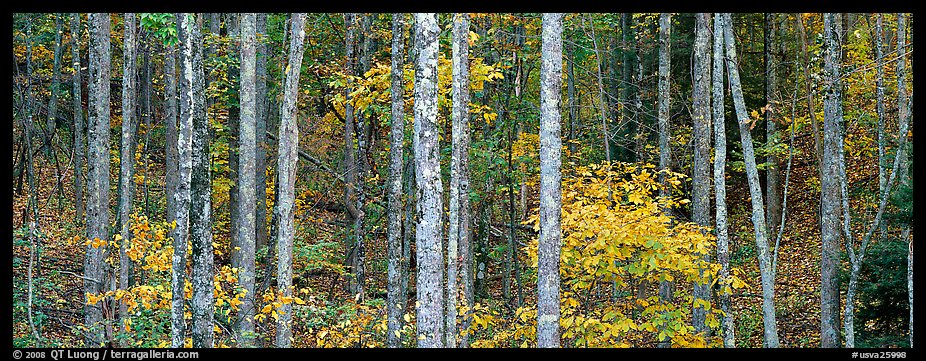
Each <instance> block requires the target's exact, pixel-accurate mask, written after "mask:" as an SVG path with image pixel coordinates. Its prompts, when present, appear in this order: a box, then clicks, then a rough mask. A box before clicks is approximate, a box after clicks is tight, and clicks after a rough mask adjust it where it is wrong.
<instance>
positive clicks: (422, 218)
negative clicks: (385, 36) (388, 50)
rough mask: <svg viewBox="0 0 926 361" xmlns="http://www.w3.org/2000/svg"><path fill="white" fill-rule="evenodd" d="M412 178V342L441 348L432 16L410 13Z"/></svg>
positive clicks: (441, 262)
mask: <svg viewBox="0 0 926 361" xmlns="http://www.w3.org/2000/svg"><path fill="white" fill-rule="evenodd" d="M415 32H416V34H415V41H416V44H415V46H416V47H417V48H418V51H417V53H418V54H417V58H418V59H417V69H416V71H415V139H414V144H415V160H416V162H417V166H416V167H415V168H416V169H415V177H416V178H417V180H418V206H417V208H418V211H417V213H418V215H419V219H418V225H417V230H416V232H415V233H416V234H415V243H416V245H417V248H416V256H417V270H418V277H417V280H418V285H417V289H418V290H417V297H418V305H419V306H418V310H417V315H416V317H417V321H418V347H422V348H432V347H444V327H443V322H441V321H442V319H443V317H441V316H442V314H443V309H444V299H443V289H442V287H441V278H442V277H441V276H442V274H443V269H444V259H443V252H441V239H442V237H441V233H442V230H441V212H442V211H443V208H444V207H443V205H442V203H443V200H442V199H441V194H442V193H443V185H442V184H441V181H440V158H439V155H440V154H439V149H438V142H437V137H438V125H437V54H438V41H437V35H438V32H439V28H438V26H437V15H436V14H433V13H416V14H415Z"/></svg>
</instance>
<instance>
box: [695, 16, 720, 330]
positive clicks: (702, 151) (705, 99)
mask: <svg viewBox="0 0 926 361" xmlns="http://www.w3.org/2000/svg"><path fill="white" fill-rule="evenodd" d="M710 22H711V14H710V13H698V14H695V43H694V59H693V62H694V65H693V68H694V70H693V71H694V74H692V77H693V78H694V88H693V89H692V103H693V104H692V121H693V123H694V124H693V126H692V143H694V158H693V162H692V163H693V164H692V171H691V173H692V175H691V178H692V183H693V184H692V191H691V198H692V199H691V201H692V202H691V203H692V207H691V210H692V218H693V219H694V221H695V223H697V224H698V225H700V226H703V227H707V228H710V227H711V226H712V224H711V213H710V209H711V180H710V177H711V171H710V165H709V163H710V154H709V152H710V149H711V120H710V118H711V55H710V51H711V45H710V44H711V24H710ZM721 172H723V170H722V169H721ZM703 260H704V262H705V263H708V262H710V261H711V257H710V254H709V253H707V254H704V256H703ZM698 274H699V276H700V277H704V269H699V270H698ZM693 296H694V299H695V302H696V304H695V306H694V309H693V310H692V324H693V325H694V328H695V332H697V333H703V336H704V338H705V339H706V338H708V337H709V336H710V328H708V327H707V326H706V325H705V320H706V318H707V309H705V308H704V307H701V306H699V305H698V304H697V300H702V301H704V302H707V303H708V304H710V302H711V280H707V281H706V282H704V283H700V282H695V284H694V293H693Z"/></svg>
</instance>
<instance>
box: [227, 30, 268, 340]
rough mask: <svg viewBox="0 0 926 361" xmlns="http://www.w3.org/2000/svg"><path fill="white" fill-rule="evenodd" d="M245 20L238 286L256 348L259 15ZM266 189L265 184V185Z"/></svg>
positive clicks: (245, 325) (244, 326) (242, 336)
mask: <svg viewBox="0 0 926 361" xmlns="http://www.w3.org/2000/svg"><path fill="white" fill-rule="evenodd" d="M240 17H241V53H240V55H241V63H240V64H241V65H240V67H241V72H240V74H241V80H240V81H239V89H240V93H239V95H238V99H239V100H240V103H239V104H240V109H241V122H240V123H239V129H240V130H239V133H238V204H237V206H238V211H237V212H235V213H237V214H236V216H237V217H238V228H237V229H235V230H234V231H236V232H237V233H238V236H237V238H238V245H239V247H241V250H240V252H239V255H240V257H239V260H240V263H239V267H240V268H238V285H239V286H241V288H243V289H244V290H245V291H246V293H245V294H244V299H243V300H242V302H241V308H240V309H239V311H238V342H239V345H241V346H242V347H252V346H254V340H253V339H254V335H253V333H254V320H253V318H254V294H255V292H254V291H255V290H254V272H255V269H256V265H255V263H254V251H255V248H256V247H255V246H256V245H255V239H254V237H255V235H256V233H255V215H256V214H255V212H256V211H257V204H256V203H257V197H256V195H257V194H256V193H257V191H256V190H255V188H256V187H257V182H256V181H257V179H256V177H257V175H256V174H255V173H256V170H257V159H256V158H257V134H256V132H255V128H256V126H257V102H258V100H257V97H256V96H255V95H256V92H257V44H256V42H257V28H256V27H257V24H256V23H257V14H254V13H243V14H241V15H240ZM261 186H263V185H261Z"/></svg>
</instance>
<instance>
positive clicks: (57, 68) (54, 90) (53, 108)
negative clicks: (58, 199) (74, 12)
mask: <svg viewBox="0 0 926 361" xmlns="http://www.w3.org/2000/svg"><path fill="white" fill-rule="evenodd" d="M63 15H64V14H59V13H55V14H54V17H55V52H54V58H53V60H52V71H51V89H50V93H51V95H50V96H49V99H48V118H46V120H45V146H44V148H45V153H46V154H48V153H51V152H52V146H51V142H52V140H53V139H54V138H55V123H56V121H57V119H58V91H59V90H60V89H59V88H60V87H61V81H60V78H59V74H60V73H61V51H63V49H64V47H63V46H62V43H61V33H62V32H63V30H61V18H62V16H63Z"/></svg>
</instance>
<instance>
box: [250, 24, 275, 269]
mask: <svg viewBox="0 0 926 361" xmlns="http://www.w3.org/2000/svg"><path fill="white" fill-rule="evenodd" d="M257 33H258V34H260V36H259V37H258V40H257V41H258V43H257V90H256V92H257V95H256V96H257V123H256V125H255V129H256V130H255V133H256V134H257V153H256V157H257V163H256V167H257V170H256V171H255V172H256V176H257V180H256V181H255V182H254V184H255V186H256V188H257V189H256V191H257V195H256V198H257V209H256V213H255V221H254V227H255V235H254V243H255V244H256V245H257V249H258V250H261V249H264V248H266V247H267V150H268V149H269V144H268V143H267V117H268V115H269V111H268V110H269V108H270V99H269V97H268V95H267V58H268V57H269V56H270V54H269V53H268V51H267V50H268V49H267V41H269V38H268V37H269V35H268V34H267V14H266V13H258V14H257ZM268 256H269V252H268ZM265 262H266V263H267V264H269V263H271V258H270V257H267V258H265ZM264 277H265V278H270V277H271V273H269V272H268V273H267V274H265V275H264Z"/></svg>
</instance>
